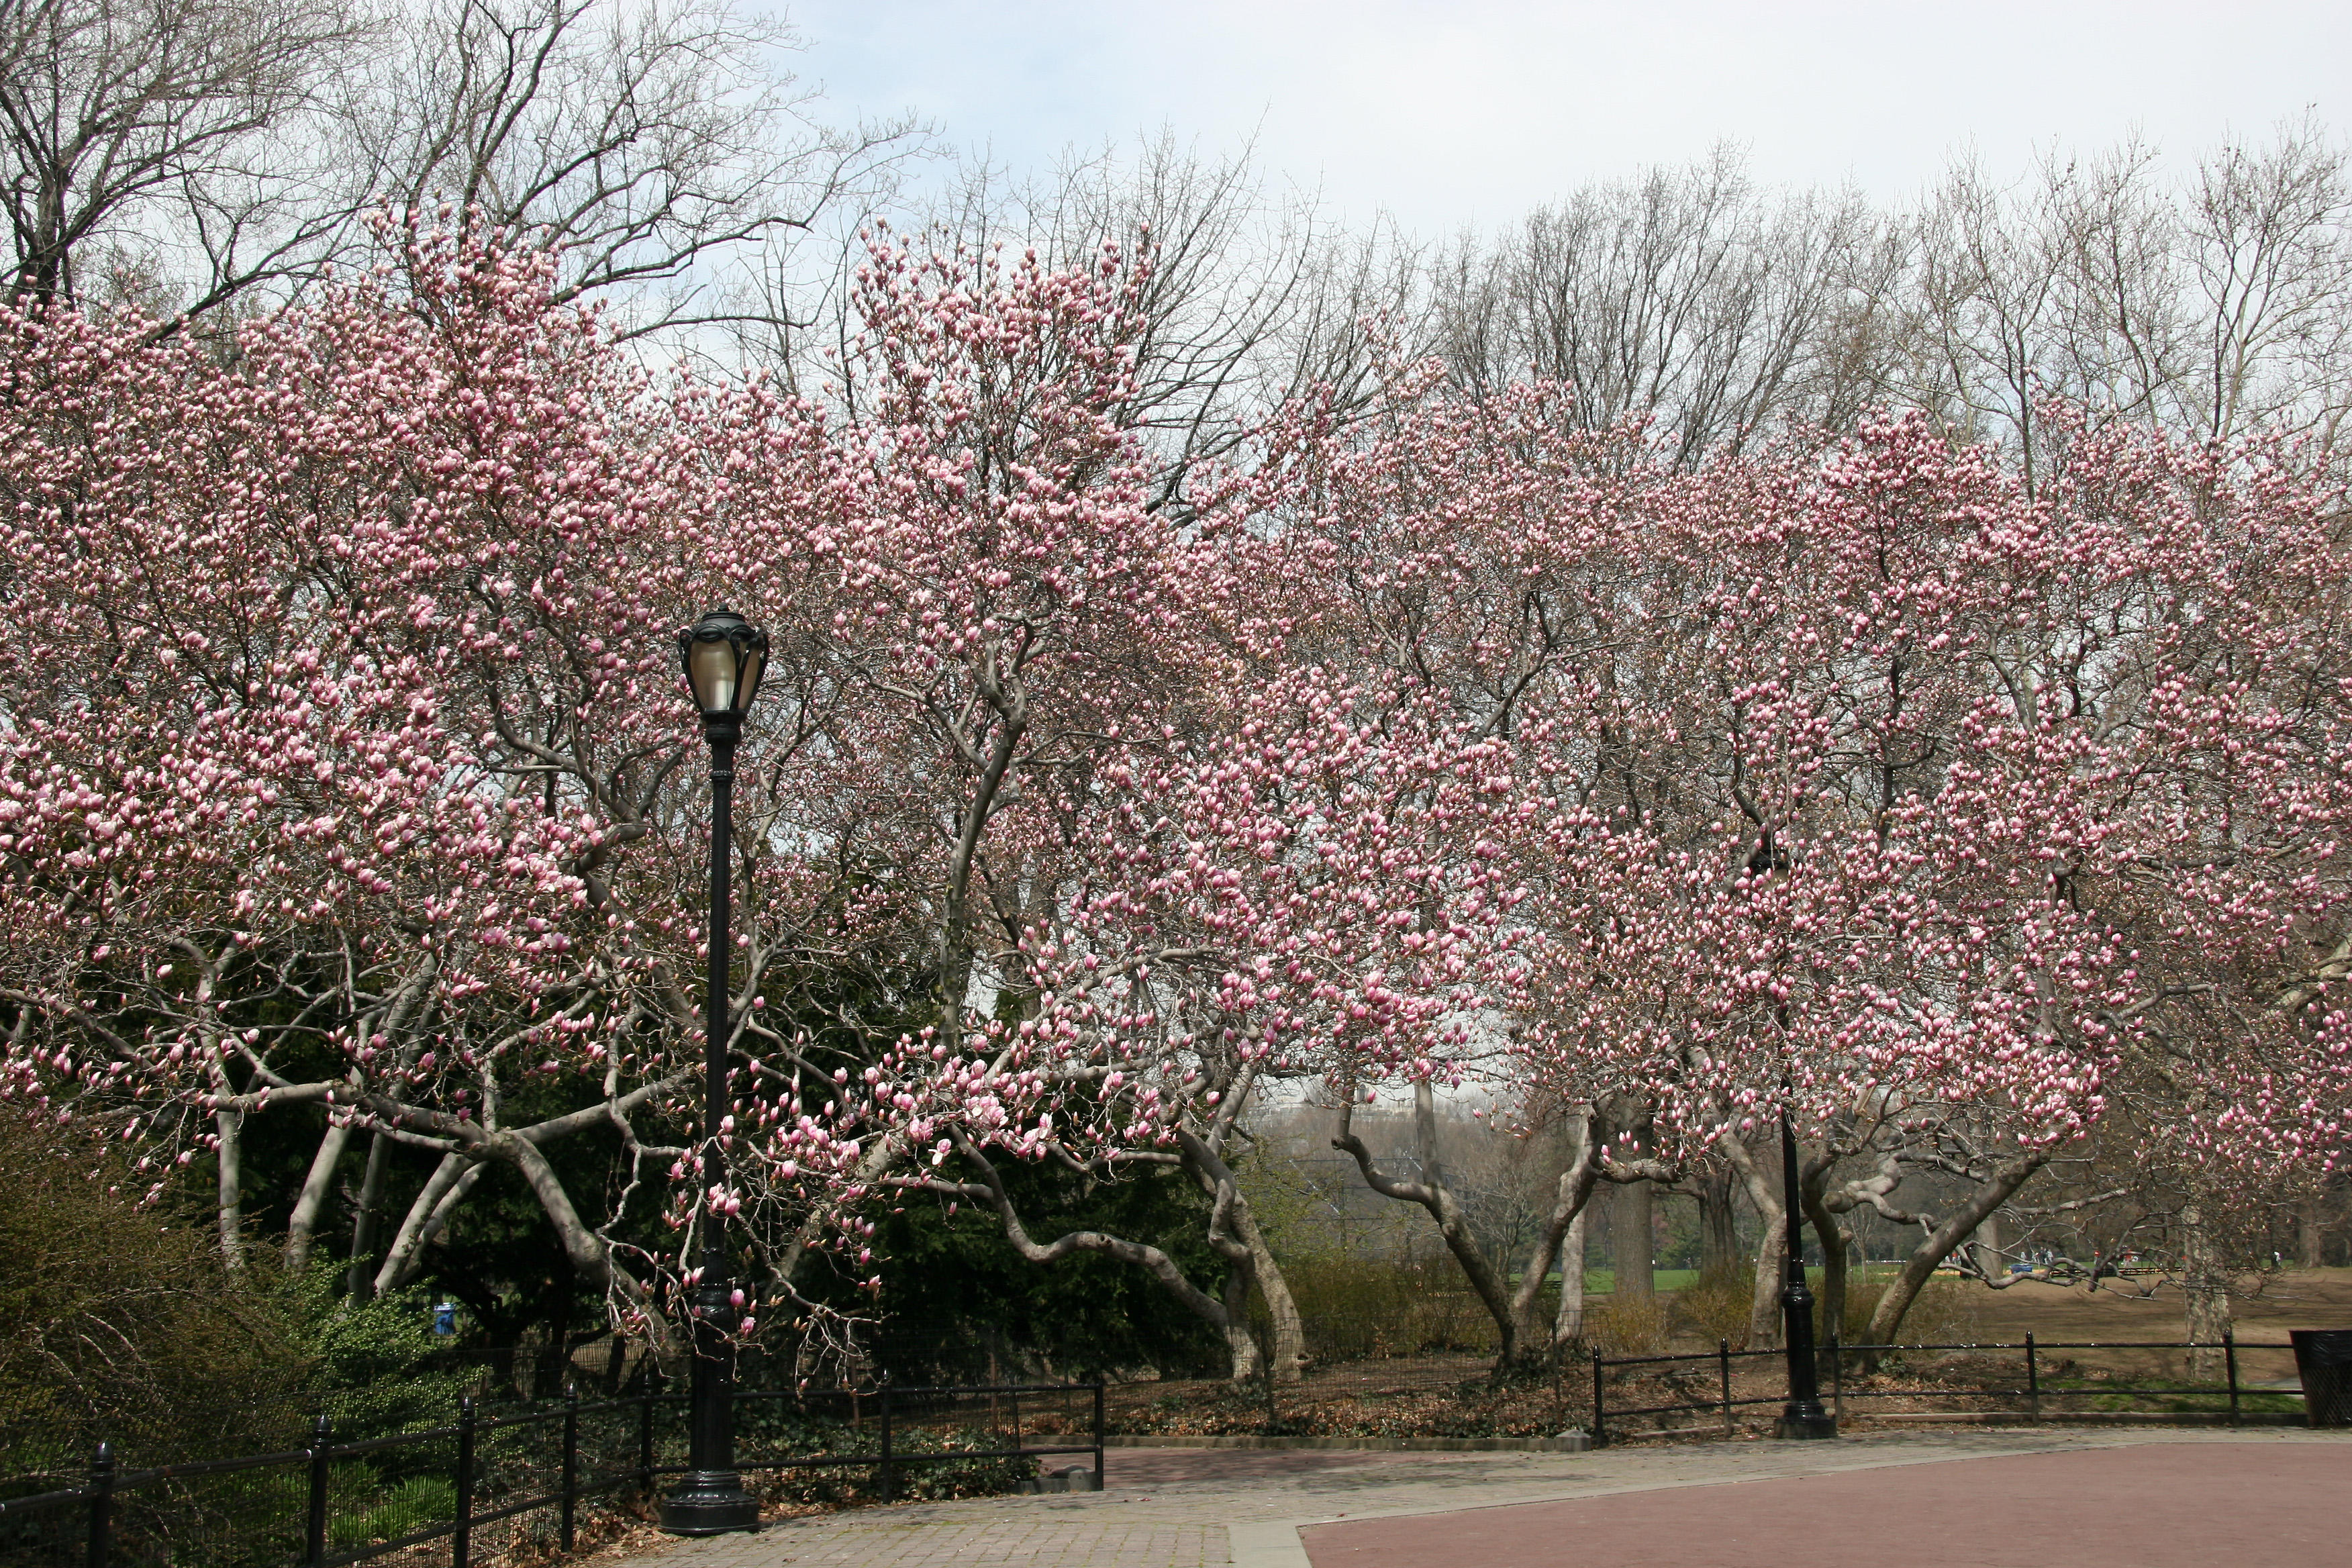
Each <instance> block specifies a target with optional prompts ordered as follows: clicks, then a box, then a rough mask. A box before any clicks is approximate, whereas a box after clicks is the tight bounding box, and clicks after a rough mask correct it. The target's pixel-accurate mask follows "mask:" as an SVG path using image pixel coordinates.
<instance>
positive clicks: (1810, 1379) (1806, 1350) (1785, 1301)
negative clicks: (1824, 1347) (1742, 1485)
mask: <svg viewBox="0 0 2352 1568" xmlns="http://www.w3.org/2000/svg"><path fill="white" fill-rule="evenodd" d="M1780 1185H1781V1202H1782V1203H1783V1204H1784V1205H1786V1207H1787V1212H1788V1215H1789V1223H1788V1226H1787V1229H1788V1233H1789V1261H1788V1273H1787V1275H1786V1277H1785V1282H1784V1283H1783V1284H1782V1285H1781V1287H1780V1312H1781V1316H1782V1317H1783V1318H1784V1319H1785V1320H1786V1321H1787V1322H1786V1331H1785V1332H1784V1334H1783V1336H1782V1337H1783V1339H1784V1341H1785V1342H1786V1343H1787V1346H1788V1351H1789V1403H1788V1404H1787V1405H1784V1406H1782V1407H1781V1411H1780V1426H1778V1427H1776V1428H1775V1429H1774V1432H1773V1436H1778V1437H1799V1438H1803V1437H1834V1436H1837V1435H1838V1429H1837V1417H1836V1416H1834V1415H1831V1414H1830V1413H1829V1412H1828V1411H1826V1410H1824V1409H1822V1380H1821V1368H1820V1366H1819V1364H1818V1363H1816V1362H1815V1361H1814V1358H1813V1292H1812V1288H1811V1286H1809V1285H1807V1284H1806V1283H1805V1213H1804V1203H1803V1198H1804V1194H1803V1193H1802V1191H1801V1188H1800V1185H1799V1177H1798V1173H1797V1134H1796V1132H1795V1131H1794V1130H1793V1129H1792V1128H1791V1127H1790V1125H1789V1111H1788V1108H1787V1107H1786V1106H1783V1107H1782V1108H1781V1110H1780Z"/></svg>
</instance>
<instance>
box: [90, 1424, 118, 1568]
mask: <svg viewBox="0 0 2352 1568" xmlns="http://www.w3.org/2000/svg"><path fill="white" fill-rule="evenodd" d="M113 1536H114V1445H113V1444H111V1443H100V1445H99V1446H98V1452H97V1453H95V1454H93V1455H91V1456H90V1461H89V1568H106V1553H107V1549H108V1548H109V1547H110V1546H111V1545H113V1543H114V1542H113Z"/></svg>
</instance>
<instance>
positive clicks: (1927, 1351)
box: [1590, 1333, 2303, 1445]
mask: <svg viewBox="0 0 2352 1568" xmlns="http://www.w3.org/2000/svg"><path fill="white" fill-rule="evenodd" d="M2286 1349H2287V1347H2285V1346H2283V1345H2268V1344H2265V1345H2260V1346H2242V1345H2240V1344H2239V1342H2238V1341H2237V1337H2236V1336H2235V1335H2234V1334H2225V1335H2224V1336H2222V1338H2221V1340H2220V1341H2219V1342H2200V1341H2193V1340H2068V1341H2047V1342H2045V1341H2039V1340H2037V1339H2036V1338H2035V1337H2034V1336H2033V1335H2032V1334H2030V1333H2029V1334H2027V1335H2026V1336H2025V1338H2024V1339H2023V1340H2022V1341H2021V1342H2016V1343H1999V1344H1982V1343H1969V1344H1916V1345H1872V1344H1862V1345H1842V1344H1840V1343H1839V1342H1837V1341H1836V1340H1834V1339H1832V1340H1831V1341H1829V1342H1827V1343H1826V1344H1824V1345H1823V1346H1822V1349H1821V1351H1820V1352H1819V1354H1820V1358H1821V1373H1822V1383H1823V1384H1825V1386H1826V1391H1827V1392H1828V1394H1829V1395H1830V1398H1831V1401H1832V1407H1833V1409H1834V1411H1835V1413H1836V1414H1837V1415H1838V1416H1839V1417H1840V1418H1841V1419H1843V1418H1844V1417H1845V1416H1846V1415H1847V1414H1848V1412H1849V1406H1852V1407H1853V1414H1856V1415H1885V1414H1890V1413H1887V1412H1885V1411H1884V1410H1883V1408H1882V1409H1881V1410H1878V1411H1874V1410H1873V1409H1872V1407H1871V1402H1874V1401H1885V1402H1890V1403H1892V1402H1897V1401H1900V1402H1903V1403H1904V1404H1906V1405H1909V1406H1913V1407H1914V1408H1911V1409H1906V1410H1904V1411H1901V1412H1897V1413H1891V1414H1893V1415H1897V1416H1913V1417H1916V1418H1929V1417H1931V1416H1933V1415H1936V1414H1937V1412H1933V1411H1927V1410H1922V1409H1919V1408H1916V1407H1918V1406H1923V1405H1937V1404H1939V1403H1941V1404H1946V1405H1960V1406H1961V1407H1962V1408H1963V1409H1964V1410H1965V1411H1969V1412H1972V1413H1974V1415H1976V1417H1977V1418H1979V1419H1988V1420H2004V1419H2017V1420H2025V1421H2035V1420H2043V1419H2050V1418H2056V1419H2062V1420H2063V1419H2074V1420H2085V1419H2089V1420H2099V1419H2114V1418H2134V1417H2137V1418H2146V1419H2182V1418H2187V1419H2191V1420H2196V1419H2205V1420H2216V1421H2221V1422H2224V1423H2227V1424H2228V1425H2231V1426H2239V1425H2243V1424H2245V1423H2247V1422H2249V1421H2257V1420H2259V1421H2265V1422H2270V1421H2279V1420H2296V1419H2300V1418H2301V1417H2300V1413H2299V1411H2298V1410H2297V1409H2296V1408H2295V1407H2296V1406H2299V1405H2300V1404H2301V1401H2302V1399H2303V1394H2302V1393H2301V1391H2300V1390H2299V1389H2296V1388H2293V1387H2288V1386H2282V1385H2280V1384H2276V1383H2271V1384H2261V1385H2253V1384H2249V1383H2248V1381H2247V1380H2246V1378H2245V1377H2244V1376H2243V1375H2242V1362H2241V1357H2242V1352H2245V1351H2249V1350H2257V1351H2260V1352H2265V1353H2267V1354H2270V1355H2273V1356H2275V1355H2277V1354H2278V1353H2279V1352H2283V1351H2284V1350H2286ZM2067 1352H2105V1353H2110V1354H2111V1353H2112V1352H2132V1353H2133V1354H2135V1355H2138V1356H2140V1357H2141V1358H2142V1359H2147V1358H2148V1352H2155V1353H2157V1354H2158V1355H2164V1356H2167V1357H2168V1355H2169V1353H2170V1352H2187V1353H2188V1354H2189V1356H2190V1357H2191V1358H2195V1357H2199V1356H2203V1357H2207V1358H2211V1359H2216V1360H2218V1361H2219V1363H2220V1369H2221V1377H2220V1378H2219V1379H2194V1380H2181V1379H2177V1378H2169V1377H2162V1376H2157V1377H2147V1376H2137V1375H2133V1374H2132V1373H2131V1372H2130V1370H2129V1369H2127V1368H2126V1369H2117V1368H2115V1367H2111V1366H2091V1367H2086V1366H2084V1365H2081V1364H2079V1363H2076V1362H2075V1361H2074V1357H2073V1355H2072V1354H2070V1353H2067ZM2053 1354H2055V1355H2058V1356H2059V1357H2060V1359H2059V1360H2058V1361H2056V1362H2054V1363H2053V1361H2052V1360H2051V1357H2052V1356H2053ZM1927 1357H1936V1358H1940V1359H1939V1360H1938V1361H1937V1362H1928V1361H1927V1360H1925V1359H1923V1358H1927ZM1784 1360H1785V1354H1784V1352H1780V1351H1735V1350H1733V1349H1731V1347H1730V1345H1729V1344H1728V1343H1727V1342H1717V1348H1716V1349H1715V1350H1713V1351H1711V1352H1692V1353H1687V1354H1681V1355H1652V1356H1603V1355H1601V1354H1600V1353H1599V1352H1595V1353H1594V1354H1593V1355H1592V1357H1591V1363H1590V1371H1591V1429H1590V1430H1591V1438H1592V1441H1593V1442H1594V1443H1595V1444H1596V1445H1600V1444H1605V1443H1608V1442H1611V1441H1614V1440H1622V1439H1623V1438H1628V1437H1637V1436H1700V1435H1705V1434H1706V1433H1707V1432H1709V1431H1712V1430H1714V1429H1716V1427H1717V1426H1719V1427H1720V1429H1721V1430H1722V1431H1723V1432H1724V1433H1725V1434H1726V1435H1729V1434H1730V1433H1732V1432H1734V1431H1736V1430H1737V1429H1738V1422H1739V1413H1740V1411H1742V1410H1744V1409H1750V1408H1754V1407H1759V1406H1775V1407H1777V1406H1779V1405H1781V1404H1783V1403H1784V1402H1785V1401H1786V1399H1787V1397H1788V1396H1787V1393H1786V1391H1785V1388H1783V1387H1781V1386H1780V1384H1781V1383H1782V1382H1783V1381H1784V1380H1783V1378H1782V1376H1781V1374H1780V1365H1781V1363H1782V1362H1783V1361H1784ZM1759 1363H1760V1364H1759ZM1612 1394H1613V1399H1612ZM2003 1402H2007V1404H2006V1405H2004V1404H2003ZM2151 1407H2153V1408H2151ZM1675 1415H1694V1416H1703V1417H1706V1424H1705V1425H1698V1426H1691V1425H1685V1426H1663V1425H1659V1426H1650V1427H1648V1428H1646V1429H1645V1428H1643V1427H1642V1426H1633V1425H1629V1423H1634V1422H1636V1421H1638V1420H1640V1419H1641V1418H1643V1417H1650V1418H1659V1417H1668V1416H1675Z"/></svg>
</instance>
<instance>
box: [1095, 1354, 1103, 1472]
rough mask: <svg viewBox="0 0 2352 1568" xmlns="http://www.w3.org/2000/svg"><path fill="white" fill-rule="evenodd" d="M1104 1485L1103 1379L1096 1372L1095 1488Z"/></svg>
mask: <svg viewBox="0 0 2352 1568" xmlns="http://www.w3.org/2000/svg"><path fill="white" fill-rule="evenodd" d="M1102 1487H1103V1380H1102V1374H1101V1373H1096V1374H1095V1490H1097V1491H1100V1490H1102Z"/></svg>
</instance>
